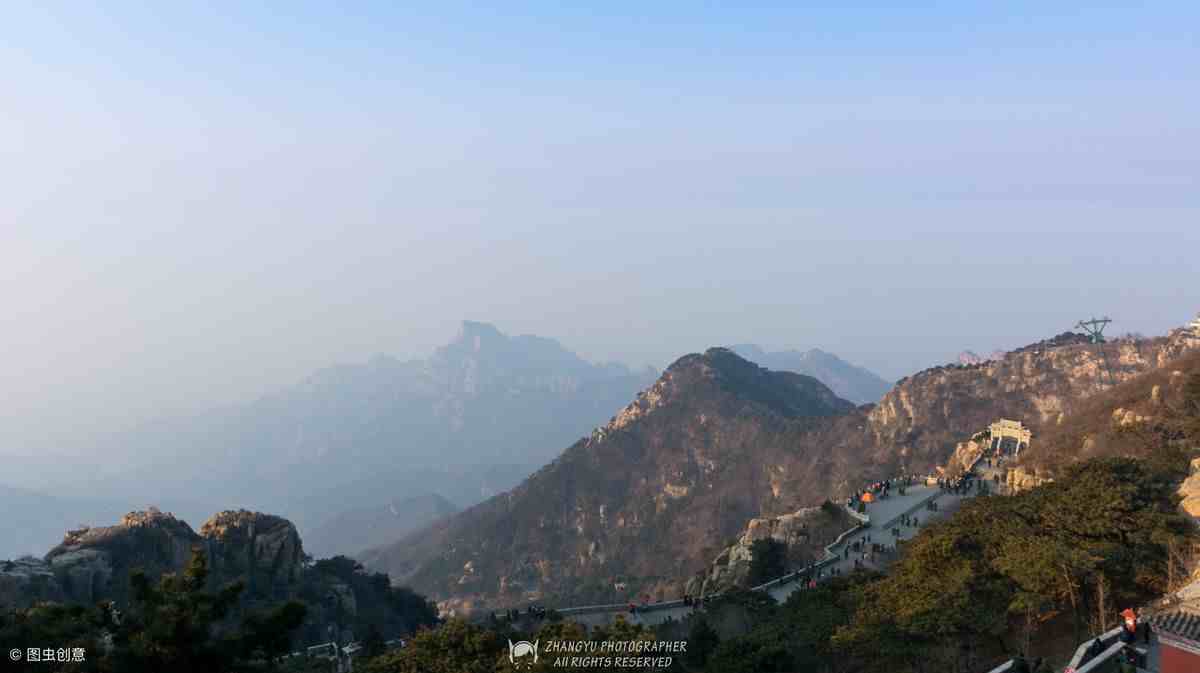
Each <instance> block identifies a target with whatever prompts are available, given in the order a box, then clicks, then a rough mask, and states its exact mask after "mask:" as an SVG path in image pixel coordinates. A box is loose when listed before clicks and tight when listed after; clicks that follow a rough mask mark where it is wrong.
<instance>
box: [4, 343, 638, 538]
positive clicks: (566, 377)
mask: <svg viewBox="0 0 1200 673" xmlns="http://www.w3.org/2000/svg"><path fill="white" fill-rule="evenodd" d="M655 376H656V372H654V371H652V370H649V369H647V370H645V371H632V370H630V369H629V368H627V367H625V366H623V365H619V364H593V363H590V362H588V361H586V360H584V359H582V358H580V357H579V356H577V355H575V354H574V353H572V352H570V351H568V350H567V349H565V348H563V346H562V345H561V344H559V343H558V342H557V341H554V340H553V339H546V338H542V337H536V336H515V337H510V336H507V335H505V334H502V333H501V332H500V331H499V330H497V329H496V328H495V327H493V326H491V325H488V324H485V323H480V322H464V323H463V324H462V329H461V331H460V332H459V334H458V336H457V338H456V339H454V341H452V342H451V343H450V344H448V345H446V346H443V347H441V348H439V349H438V350H437V351H436V352H435V353H434V354H433V355H432V356H430V357H429V358H426V359H418V360H407V361H404V360H398V359H396V358H392V357H388V356H383V355H380V356H377V357H374V358H372V359H370V360H369V361H367V362H363V363H360V364H352V365H340V366H335V367H330V368H327V369H322V370H320V371H317V372H316V373H314V374H313V375H311V376H309V377H308V378H307V379H305V380H304V381H303V382H301V383H299V384H297V385H294V386H291V387H288V388H284V389H282V390H279V391H277V392H274V393H272V394H269V395H266V396H264V397H262V398H261V399H259V400H257V401H255V402H252V403H248V404H241V405H234V406H229V407H225V408H220V409H214V410H211V411H208V412H205V413H200V414H194V415H190V416H175V417H168V418H162V419H159V420H157V421H155V422H152V423H148V424H145V425H143V426H141V427H139V428H137V429H135V430H134V431H131V432H126V433H123V434H121V435H118V436H115V437H111V438H108V439H106V440H105V441H103V442H101V443H99V445H98V446H96V447H94V449H93V450H92V451H90V453H92V454H93V455H97V456H106V457H109V460H108V461H107V462H108V463H109V465H110V466H112V469H111V470H110V473H109V474H107V475H93V474H88V475H85V476H76V477H75V478H76V479H77V480H78V481H77V483H74V484H71V483H70V479H71V477H72V475H64V484H63V488H64V489H71V490H73V491H80V490H81V489H86V491H84V492H87V493H89V494H92V495H94V496H95V497H97V498H101V499H118V500H120V501H134V502H135V503H137V506H138V507H145V506H147V505H150V504H154V505H158V506H160V507H162V508H163V509H171V510H172V511H175V512H177V513H180V515H181V516H186V517H188V518H192V519H197V518H200V517H202V516H203V515H204V513H205V512H206V511H212V509H216V508H222V507H231V506H232V507H246V508H249V509H257V510H268V511H274V512H279V513H281V514H283V515H285V516H287V517H288V518H290V519H291V520H293V521H294V522H295V523H296V525H297V526H298V527H299V528H300V529H301V530H302V531H303V532H304V533H305V534H306V535H307V534H308V532H309V531H312V530H315V529H317V527H318V526H320V525H321V524H323V523H325V522H326V521H329V520H331V519H333V518H334V517H336V516H338V515H340V514H342V513H343V512H346V511H349V510H356V509H362V508H379V507H383V506H385V505H386V504H387V503H390V502H393V501H395V500H396V499H404V498H407V497H411V496H418V495H426V494H430V493H436V494H438V495H440V496H441V497H443V498H446V499H447V500H449V501H451V502H452V503H454V505H455V506H458V507H463V506H467V505H470V504H473V503H475V502H478V501H479V500H482V499H483V498H486V497H489V496H491V495H494V494H496V493H500V492H502V491H504V490H507V489H508V488H511V487H512V486H513V485H515V484H516V483H518V482H519V481H520V480H521V479H522V478H524V477H525V476H527V475H528V474H530V473H531V472H532V471H533V470H535V469H536V468H537V466H539V465H541V464H544V463H545V462H546V461H548V460H550V459H551V458H552V457H553V456H554V455H555V454H556V453H557V452H558V451H559V450H560V449H561V447H562V446H564V445H567V444H570V443H571V442H573V441H575V440H576V439H577V438H579V437H581V436H584V435H586V434H587V433H588V432H589V431H590V430H591V429H592V428H594V427H595V426H596V424H597V423H598V422H602V419H606V418H608V417H610V416H612V414H613V413H614V412H615V411H616V410H618V409H620V408H621V406H622V405H623V404H625V402H626V401H627V400H628V399H629V398H630V397H631V396H632V395H633V394H634V393H635V392H637V391H638V390H640V389H641V388H644V387H645V386H647V385H649V383H650V382H652V381H653V380H654V377H655ZM84 479H86V481H84ZM64 492H65V490H64ZM180 494H189V496H188V497H189V498H193V499H195V500H202V502H200V503H197V504H196V505H194V506H182V505H180V504H179V503H178V501H179V495H180ZM98 522H99V521H98V520H97V519H96V518H91V519H89V520H87V521H85V523H98ZM75 523H78V522H71V525H74V524H75ZM54 528H61V526H59V525H58V524H57V523H56V524H55V525H54V526H50V527H46V528H45V529H54ZM42 529H43V528H38V530H42ZM59 532H61V531H59ZM54 542H55V540H54V539H49V540H41V541H40V544H39V545H38V546H40V547H43V548H44V547H46V546H49V545H50V544H53V543H54ZM317 546H319V547H322V548H324V542H323V541H321V540H317ZM23 550H24V547H22V548H21V549H20V550H16V549H13V550H11V551H23ZM9 551H10V549H8V547H7V542H6V541H0V558H2V557H4V555H5V554H6V552H9ZM328 551H333V550H328ZM345 551H346V552H350V551H354V550H345Z"/></svg>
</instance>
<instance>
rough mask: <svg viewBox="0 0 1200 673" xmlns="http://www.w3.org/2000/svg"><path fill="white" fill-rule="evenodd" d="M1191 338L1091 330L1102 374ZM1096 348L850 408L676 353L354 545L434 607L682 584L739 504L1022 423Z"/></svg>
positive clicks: (1051, 403) (966, 371)
mask: <svg viewBox="0 0 1200 673" xmlns="http://www.w3.org/2000/svg"><path fill="white" fill-rule="evenodd" d="M1197 348H1200V338H1196V337H1194V336H1190V335H1188V334H1184V333H1182V332H1177V333H1173V334H1172V335H1171V336H1170V337H1163V338H1157V339H1148V340H1139V341H1128V342H1119V343H1112V344H1107V345H1106V346H1105V354H1106V356H1107V358H1108V360H1109V363H1110V365H1111V368H1112V370H1113V376H1114V378H1115V379H1116V380H1118V381H1121V380H1128V379H1130V378H1132V377H1134V376H1136V375H1137V374H1138V373H1141V372H1145V371H1148V370H1151V369H1153V368H1155V367H1158V366H1160V365H1162V364H1163V363H1165V362H1167V361H1170V360H1171V359H1173V358H1175V357H1178V356H1179V355H1181V354H1183V353H1186V352H1189V351H1191V350H1194V349H1197ZM1100 372H1101V357H1100V355H1099V354H1098V353H1097V351H1096V350H1095V347H1093V346H1091V345H1089V344H1085V343H1080V339H1079V337H1077V336H1073V335H1062V336H1060V337H1059V338H1056V339H1054V340H1050V341H1047V342H1042V343H1039V344H1034V345H1033V346H1030V347H1026V348H1023V349H1018V350H1017V351H1014V352H1012V353H1008V354H1006V355H1005V356H1004V358H1003V359H1001V360H998V361H992V362H987V363H985V364H982V365H974V366H949V367H939V368H934V369H930V370H927V371H924V372H921V373H919V374H917V375H914V376H912V377H908V378H906V379H904V380H902V381H901V382H899V383H898V384H897V385H896V386H895V387H894V388H893V389H892V390H891V391H889V392H888V393H887V394H886V395H885V396H884V397H883V399H882V400H881V401H880V403H879V404H878V405H874V406H865V407H861V408H857V409H854V408H851V407H850V406H849V405H847V404H846V403H845V402H842V401H840V400H838V399H837V398H836V397H835V396H834V395H833V394H832V393H831V392H830V391H829V390H828V389H827V388H825V387H824V386H822V385H821V384H819V383H818V382H816V381H815V380H813V379H809V378H807V377H802V376H797V375H792V374H783V373H777V372H766V371H764V370H762V369H760V368H758V367H756V366H754V365H752V364H751V363H748V362H745V361H744V360H741V359H740V358H738V357H737V356H736V355H734V354H733V353H731V352H730V351H728V350H725V349H712V350H710V351H708V352H706V353H704V354H703V355H689V356H685V357H683V358H681V359H680V360H679V361H677V362H676V363H675V364H674V365H672V366H671V367H670V368H669V369H668V370H667V371H666V372H665V373H664V375H663V376H662V378H660V379H659V381H658V382H657V383H655V384H654V385H653V386H652V387H651V388H649V389H648V390H646V391H645V392H643V393H641V394H640V395H639V396H638V398H637V400H636V401H635V402H634V403H632V404H630V405H629V406H627V407H626V408H625V409H624V410H622V411H621V412H620V413H619V414H618V415H617V416H616V417H614V418H613V419H612V421H611V422H610V423H608V424H607V425H605V426H603V427H601V428H598V429H597V430H596V431H595V432H593V434H592V435H591V437H589V438H587V439H584V440H581V441H580V442H578V443H576V444H575V445H574V446H572V447H570V448H569V449H567V450H566V451H565V452H564V453H563V454H562V456H560V457H559V458H558V459H557V460H555V461H554V462H553V463H551V464H550V465H548V466H546V467H544V468H542V469H541V470H540V471H539V472H538V473H536V474H535V475H533V476H532V477H530V478H529V479H528V480H526V481H525V482H524V483H523V484H521V485H520V486H518V487H517V488H515V489H513V490H512V491H511V492H509V493H507V494H504V495H502V496H498V497H496V498H493V499H491V500H489V501H487V502H485V503H482V504H481V505H478V506H476V507H473V508H471V509H469V510H467V511H465V512H462V513H460V514H458V515H456V516H453V517H450V518H449V519H447V520H446V521H444V522H442V523H440V524H438V525H435V526H434V527H432V528H430V529H427V530H425V531H422V532H421V533H420V534H419V535H413V536H409V537H408V538H406V539H405V540H402V541H401V542H399V543H397V544H395V545H392V546H390V547H387V548H383V549H380V550H375V551H373V552H371V553H369V554H367V555H365V556H364V560H365V562H367V564H368V565H369V566H373V567H375V568H377V569H381V570H385V571H387V572H389V573H391V574H392V575H393V576H395V577H400V578H404V579H406V580H407V581H410V582H411V583H412V584H413V585H414V586H415V587H416V588H418V589H419V590H421V591H423V592H426V593H429V594H431V595H433V596H435V597H437V598H440V599H443V607H444V608H445V609H449V610H465V609H471V608H474V607H478V606H497V605H511V604H515V603H520V602H522V601H526V600H546V601H547V602H551V601H554V602H562V603H564V604H569V603H571V602H576V601H578V600H582V596H580V595H579V594H581V593H582V592H583V588H584V587H588V586H592V585H602V586H609V585H611V584H612V583H614V582H619V583H621V584H627V585H628V586H629V587H630V589H631V590H633V591H638V592H651V593H653V592H657V591H661V592H665V593H667V594H678V593H681V592H682V589H683V586H682V583H683V581H684V580H686V578H688V577H692V576H694V575H695V574H696V573H698V572H699V573H705V572H709V571H710V568H709V563H708V561H709V560H710V559H713V558H715V557H717V556H718V554H719V553H720V552H721V551H722V550H723V549H724V548H725V544H723V543H724V542H725V541H728V540H730V539H731V538H732V537H734V536H739V535H743V531H744V530H745V528H746V522H747V521H748V520H750V519H753V518H771V517H778V516H781V515H783V514H787V513H790V512H796V511H797V510H800V509H802V508H804V507H812V506H815V505H818V504H819V503H820V502H821V501H822V500H824V499H825V498H834V499H835V500H837V499H840V498H842V497H844V496H845V495H846V494H848V493H849V491H850V490H851V489H853V488H857V486H858V485H859V484H861V483H862V482H864V481H869V480H873V479H877V478H882V477H886V476H891V475H895V474H900V473H904V472H908V473H925V472H928V471H930V470H932V469H934V468H935V467H936V466H938V465H944V464H946V462H947V459H948V458H950V457H951V456H952V454H953V453H954V451H955V448H956V446H957V445H958V444H959V443H960V442H962V440H963V438H968V437H971V436H972V435H973V434H974V433H977V432H978V431H979V430H980V429H981V428H985V427H987V425H988V424H990V423H991V422H993V421H995V420H997V419H998V418H1001V417H1006V418H1015V419H1020V420H1022V421H1024V422H1025V423H1026V425H1028V426H1031V427H1032V428H1033V430H1034V437H1035V439H1034V445H1036V444H1037V442H1038V437H1039V436H1040V433H1042V431H1043V430H1044V428H1045V427H1046V426H1047V425H1052V424H1055V423H1057V422H1058V419H1059V418H1060V417H1061V416H1063V415H1065V414H1067V413H1069V412H1070V411H1071V410H1072V409H1073V408H1075V407H1076V406H1077V405H1078V404H1080V403H1081V401H1083V400H1086V398H1087V397H1088V396H1090V395H1093V394H1094V393H1096V392H1097V391H1099V390H1100V380H1099V376H1100Z"/></svg>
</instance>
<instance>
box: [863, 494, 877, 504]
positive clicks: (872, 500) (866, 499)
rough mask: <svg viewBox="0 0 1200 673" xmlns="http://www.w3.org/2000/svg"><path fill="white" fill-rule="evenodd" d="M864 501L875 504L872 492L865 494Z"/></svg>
mask: <svg viewBox="0 0 1200 673" xmlns="http://www.w3.org/2000/svg"><path fill="white" fill-rule="evenodd" d="M862 501H863V502H875V496H874V495H872V494H871V492H870V491H867V492H866V493H863V497H862Z"/></svg>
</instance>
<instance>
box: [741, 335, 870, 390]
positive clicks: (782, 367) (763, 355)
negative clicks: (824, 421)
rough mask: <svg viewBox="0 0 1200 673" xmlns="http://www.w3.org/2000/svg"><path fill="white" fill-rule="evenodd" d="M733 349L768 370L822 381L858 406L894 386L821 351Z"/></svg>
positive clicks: (868, 371)
mask: <svg viewBox="0 0 1200 673" xmlns="http://www.w3.org/2000/svg"><path fill="white" fill-rule="evenodd" d="M729 348H730V350H732V351H733V352H735V353H737V354H738V355H740V356H742V357H744V358H746V359H747V360H750V361H751V362H756V363H758V364H760V365H762V366H764V367H767V368H768V369H773V370H776V371H790V372H796V373H797V374H805V375H808V376H812V377H814V378H816V379H819V380H820V381H821V382H823V383H824V384H825V385H827V386H829V387H830V388H831V389H832V390H833V392H835V393H837V395H838V397H841V398H842V399H846V400H850V401H851V402H854V403H856V404H868V403H871V402H876V401H878V400H879V398H880V397H883V394H884V393H886V392H887V391H888V389H889V388H890V387H891V384H890V383H889V382H888V381H886V380H884V379H883V378H882V377H880V376H879V375H877V374H875V373H874V372H872V371H870V370H869V369H866V368H864V367H859V366H858V365H854V364H851V363H849V362H847V361H845V360H843V359H842V358H840V357H838V356H837V355H834V354H833V353H830V352H828V351H824V350H821V349H819V348H810V349H808V350H806V351H799V350H785V351H779V352H773V353H772V352H767V351H766V350H765V349H763V348H762V347H760V346H757V345H755V344H749V343H747V344H736V345H733V346H730V347H729Z"/></svg>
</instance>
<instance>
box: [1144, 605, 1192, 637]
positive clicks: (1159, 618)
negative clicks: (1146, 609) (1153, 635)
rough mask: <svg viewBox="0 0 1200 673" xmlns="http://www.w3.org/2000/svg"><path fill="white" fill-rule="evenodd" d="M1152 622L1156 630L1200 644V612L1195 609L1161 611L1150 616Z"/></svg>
mask: <svg viewBox="0 0 1200 673" xmlns="http://www.w3.org/2000/svg"><path fill="white" fill-rule="evenodd" d="M1150 624H1151V626H1153V627H1154V630H1155V631H1160V632H1163V633H1169V634H1171V635H1173V636H1176V637H1178V638H1182V639H1184V640H1191V641H1193V642H1196V643H1198V644H1200V612H1197V611H1195V610H1193V609H1188V608H1183V609H1175V610H1170V611H1167V612H1160V613H1158V614H1156V615H1154V616H1153V617H1151V618H1150Z"/></svg>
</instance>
